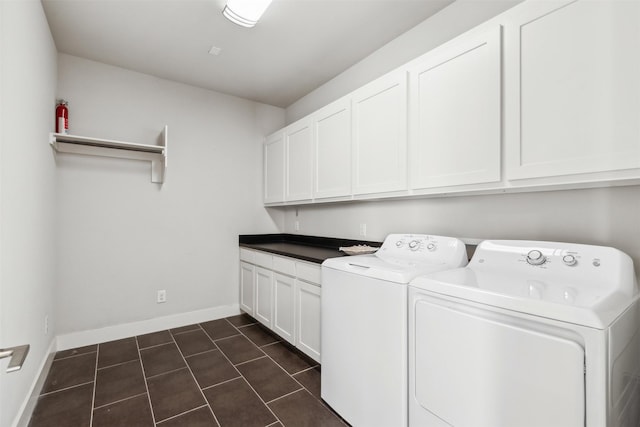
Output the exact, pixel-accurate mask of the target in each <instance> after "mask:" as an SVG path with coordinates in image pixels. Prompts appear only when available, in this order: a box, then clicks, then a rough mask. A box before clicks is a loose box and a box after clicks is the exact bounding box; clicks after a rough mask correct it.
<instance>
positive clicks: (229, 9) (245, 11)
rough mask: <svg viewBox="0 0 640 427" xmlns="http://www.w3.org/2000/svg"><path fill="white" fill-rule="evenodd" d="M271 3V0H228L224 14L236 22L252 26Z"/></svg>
mask: <svg viewBox="0 0 640 427" xmlns="http://www.w3.org/2000/svg"><path fill="white" fill-rule="evenodd" d="M270 4H271V0H227V5H226V6H225V7H224V9H223V10H222V14H223V15H224V16H225V18H227V19H228V20H229V21H231V22H233V23H234V24H238V25H242V26H243V27H248V28H251V27H253V26H254V25H256V24H257V23H258V20H259V19H260V17H261V16H262V14H263V13H264V11H265V10H267V7H269V5H270Z"/></svg>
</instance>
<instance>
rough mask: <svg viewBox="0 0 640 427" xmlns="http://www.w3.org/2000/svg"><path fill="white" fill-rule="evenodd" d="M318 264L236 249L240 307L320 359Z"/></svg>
mask: <svg viewBox="0 0 640 427" xmlns="http://www.w3.org/2000/svg"><path fill="white" fill-rule="evenodd" d="M320 273H321V268H320V265H319V264H315V263H311V262H306V261H299V260H296V259H294V258H289V257H283V256H277V255H271V254H268V253H266V252H263V251H254V250H248V249H244V248H241V249H240V309H241V310H242V311H244V312H245V313H247V314H250V315H251V316H253V317H254V318H255V319H256V320H258V321H259V322H260V323H262V324H263V325H264V326H266V327H268V328H269V329H271V330H272V331H274V332H275V333H276V334H278V335H279V336H280V337H282V338H283V339H285V340H286V341H288V342H289V343H290V344H292V345H294V346H296V347H297V348H298V349H299V350H300V351H302V352H303V353H305V354H306V355H307V356H309V357H311V358H312V359H313V360H315V361H317V362H320Z"/></svg>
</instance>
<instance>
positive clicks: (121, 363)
mask: <svg viewBox="0 0 640 427" xmlns="http://www.w3.org/2000/svg"><path fill="white" fill-rule="evenodd" d="M135 360H136V359H131V360H125V361H124V362H119V363H114V364H113V365H109V366H103V367H101V368H97V369H98V371H101V370H103V369H108V368H115V367H116V366H120V365H124V364H125V363H131V362H133V361H135ZM138 360H141V359H140V350H139V349H138Z"/></svg>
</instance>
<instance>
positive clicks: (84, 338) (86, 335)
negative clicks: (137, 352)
mask: <svg viewBox="0 0 640 427" xmlns="http://www.w3.org/2000/svg"><path fill="white" fill-rule="evenodd" d="M236 314H240V306H239V305H238V304H232V305H225V306H219V307H213V308H207V309H204V310H197V311H190V312H188V313H180V314H174V315H171V316H164V317H157V318H154V319H149V320H142V321H139V322H132V323H125V324H122V325H114V326H107V327H106V328H100V329H92V330H89V331H80V332H71V333H68V334H63V335H58V337H57V348H56V351H61V350H68V349H70V348H76V347H83V346H85V345H92V344H99V343H103V342H107V341H113V340H119V339H122V338H129V337H132V336H135V335H142V334H148V333H150V332H156V331H163V330H165V329H171V328H179V327H180V326H186V325H191V324H193V323H201V322H206V321H209V320H215V319H221V318H223V317H227V316H233V315H236Z"/></svg>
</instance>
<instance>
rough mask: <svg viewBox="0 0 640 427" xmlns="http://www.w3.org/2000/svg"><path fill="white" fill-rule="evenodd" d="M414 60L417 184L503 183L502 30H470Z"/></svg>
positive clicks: (419, 186)
mask: <svg viewBox="0 0 640 427" xmlns="http://www.w3.org/2000/svg"><path fill="white" fill-rule="evenodd" d="M414 64H415V65H414V66H413V67H411V69H410V71H409V79H410V80H409V91H410V92H409V99H410V104H409V114H410V123H411V129H410V141H411V145H410V151H409V157H410V159H411V160H410V171H411V174H410V178H411V188H412V189H414V190H416V189H418V190H419V189H428V188H434V187H446V186H455V185H465V184H479V183H488V182H496V181H499V180H500V143H501V123H502V121H501V113H502V111H501V90H500V88H501V28H500V27H499V26H497V25H496V26H495V27H493V28H491V29H484V30H482V31H480V32H478V31H473V32H470V33H467V34H464V35H462V36H460V37H458V38H456V39H454V40H453V41H451V42H449V43H447V44H445V45H443V46H441V47H439V48H436V49H435V50H432V51H431V52H429V53H428V54H426V55H424V56H423V57H422V58H420V59H419V60H417V61H416V62H415V63H414Z"/></svg>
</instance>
